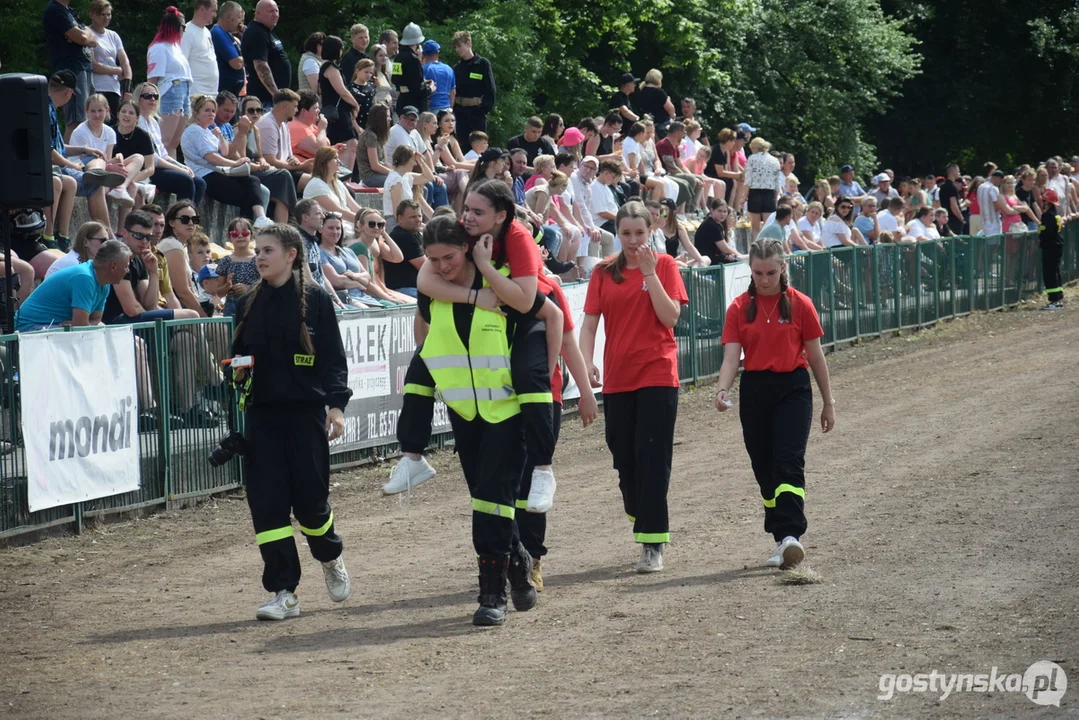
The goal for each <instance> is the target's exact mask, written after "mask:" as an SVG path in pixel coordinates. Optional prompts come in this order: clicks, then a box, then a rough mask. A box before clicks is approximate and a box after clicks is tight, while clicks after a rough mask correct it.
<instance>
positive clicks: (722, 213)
mask: <svg viewBox="0 0 1079 720" xmlns="http://www.w3.org/2000/svg"><path fill="white" fill-rule="evenodd" d="M729 212H730V210H729V209H728V208H727V203H725V202H723V200H720V199H719V198H716V199H714V200H712V204H711V205H710V209H709V211H708V217H706V218H705V219H704V222H702V223H701V224H700V227H698V228H697V232H696V234H695V235H694V236H693V246H694V247H695V248H697V252H699V253H700V254H701V257H706V258H708V259H709V260H711V264H712V265H719V264H721V263H732V262H738V261H740V260H745V259H746V257H745V256H744V255H739V254H738V251H737V250H736V249H735V248H734V246H733V245H732V244H731V242H730V241H728V239H727V215H728V214H729Z"/></svg>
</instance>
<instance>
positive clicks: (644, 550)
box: [633, 543, 663, 573]
mask: <svg viewBox="0 0 1079 720" xmlns="http://www.w3.org/2000/svg"><path fill="white" fill-rule="evenodd" d="M633 569H634V570H636V571H637V572H639V573H654V572H659V571H660V570H662V569H663V545H650V544H648V543H645V544H642V545H641V559H640V560H638V561H637V564H636V565H634V566H633Z"/></svg>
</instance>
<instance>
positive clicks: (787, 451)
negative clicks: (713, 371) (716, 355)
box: [716, 239, 835, 569]
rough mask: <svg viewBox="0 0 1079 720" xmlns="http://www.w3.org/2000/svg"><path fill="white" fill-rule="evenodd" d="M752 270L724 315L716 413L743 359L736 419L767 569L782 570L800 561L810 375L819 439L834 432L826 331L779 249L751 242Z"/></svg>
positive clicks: (728, 404)
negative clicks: (760, 506)
mask: <svg viewBox="0 0 1079 720" xmlns="http://www.w3.org/2000/svg"><path fill="white" fill-rule="evenodd" d="M749 267H750V271H751V272H752V278H751V280H750V282H749V289H748V290H747V291H746V292H744V293H742V294H741V295H739V296H738V297H737V298H735V300H734V302H733V303H731V306H730V307H729V308H727V321H726V324H725V325H724V326H723V366H722V367H721V368H720V371H719V382H718V385H719V392H718V393H717V394H716V410H719V411H720V412H725V411H726V410H727V409H728V408H730V407H731V405H732V403H731V401H730V399H729V396H730V391H731V385H732V384H733V383H734V376H735V375H736V374H737V373H738V361H739V358H741V356H742V353H743V351H744V352H745V359H744V360H743V361H742V381H741V384H740V386H739V388H740V392H741V402H740V403H739V407H738V414H739V417H740V419H741V421H742V436H743V438H744V440H745V444H746V450H747V451H748V452H749V459H750V462H751V463H752V465H753V474H754V475H755V476H756V478H757V484H758V485H759V486H760V490H761V498H762V500H763V501H764V531H765V532H767V533H771V534H772V537H773V538H774V539H775V541H776V548H775V552H774V553H773V554H772V556H771V557H769V558H768V559H767V560H766V561H765V563H764V564H765V567H778V568H782V569H786V568H790V567H793V566H795V565H797V564H798V563H800V562H802V560H803V559H805V548H804V547H802V544H801V542H800V538H801V537H802V535H803V534H804V533H805V531H806V517H805V451H806V443H807V442H808V441H809V430H810V428H811V426H812V425H813V389H812V387H811V386H810V384H809V372H808V371H807V370H806V368H807V367H809V368H811V369H812V370H813V377H814V378H815V379H816V381H817V387H819V388H820V392H821V396H822V397H823V398H824V409H823V410H822V411H821V416H820V423H821V430H823V431H824V432H828V431H830V430H831V429H832V428H833V427H835V399H834V398H833V397H832V386H831V382H830V381H829V379H828V363H827V361H826V360H825V359H824V351H823V350H821V346H820V339H821V336H822V335H824V331H823V330H822V329H821V325H820V319H819V318H818V316H817V310H816V308H814V307H813V302H812V301H811V300H810V299H809V298H808V297H806V296H805V295H803V294H802V293H800V292H798V291H797V290H795V289H794V288H792V287H790V282H789V280H788V279H787V261H786V256H785V254H784V252H783V243H782V242H780V241H779V240H773V239H762V240H757V241H756V242H754V243H753V244H752V245H751V246H750V248H749Z"/></svg>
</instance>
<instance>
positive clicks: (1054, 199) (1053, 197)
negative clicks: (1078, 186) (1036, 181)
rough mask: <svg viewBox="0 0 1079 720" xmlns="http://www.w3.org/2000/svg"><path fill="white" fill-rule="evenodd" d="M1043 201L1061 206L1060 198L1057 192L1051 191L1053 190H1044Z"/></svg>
mask: <svg viewBox="0 0 1079 720" xmlns="http://www.w3.org/2000/svg"><path fill="white" fill-rule="evenodd" d="M1042 200H1045V201H1046V202H1051V203H1053V204H1054V205H1058V204H1060V196H1059V195H1057V191H1056V190H1051V189H1047V190H1044V191H1043V192H1042Z"/></svg>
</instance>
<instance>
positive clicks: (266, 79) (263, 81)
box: [240, 0, 292, 111]
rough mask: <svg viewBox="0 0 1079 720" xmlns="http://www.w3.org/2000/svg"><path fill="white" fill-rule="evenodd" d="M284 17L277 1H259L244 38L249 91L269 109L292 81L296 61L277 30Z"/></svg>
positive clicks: (243, 47) (244, 56) (242, 43)
mask: <svg viewBox="0 0 1079 720" xmlns="http://www.w3.org/2000/svg"><path fill="white" fill-rule="evenodd" d="M280 19H281V11H280V10H279V9H278V7H277V3H276V2H274V0H259V1H258V5H256V6H255V19H254V20H252V21H251V24H250V25H248V26H247V29H246V30H244V36H243V40H241V41H240V50H241V53H242V54H243V58H244V69H245V70H247V92H248V94H251V95H254V96H255V97H257V98H258V99H259V100H261V101H262V105H263V107H265V108H266V110H267V111H269V110H270V108H271V107H272V106H273V103H274V95H276V94H277V92H278V91H279V90H287V89H288V87H289V85H291V84H292V63H291V62H290V61H289V59H288V54H287V53H286V52H285V46H284V44H283V43H282V42H281V40H280V39H279V38H278V37H277V36H276V35H274V33H273V29H274V28H275V27H277V21H278V20H280Z"/></svg>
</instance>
